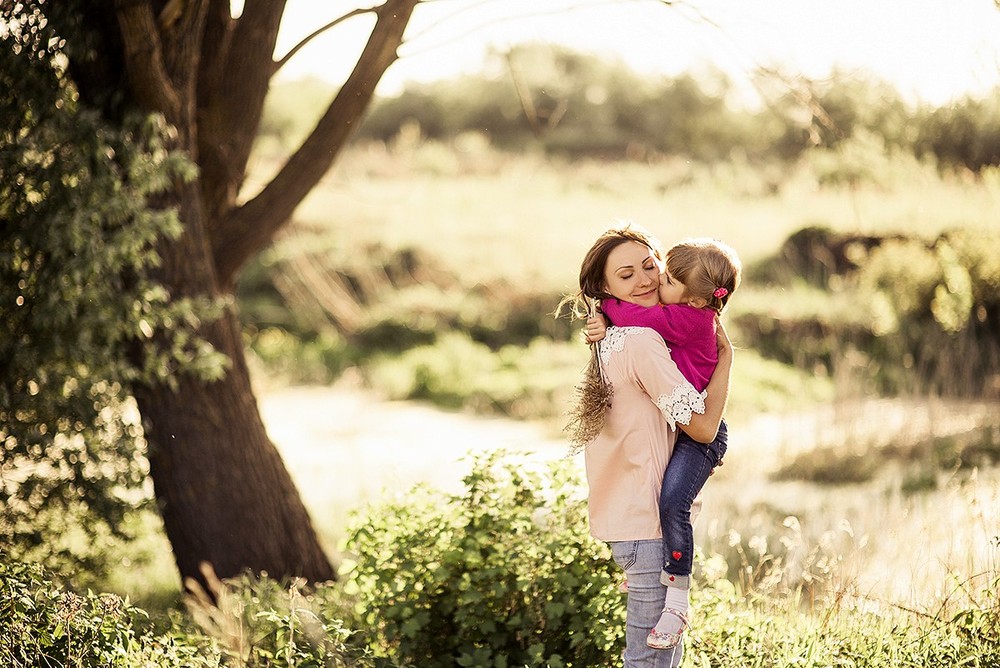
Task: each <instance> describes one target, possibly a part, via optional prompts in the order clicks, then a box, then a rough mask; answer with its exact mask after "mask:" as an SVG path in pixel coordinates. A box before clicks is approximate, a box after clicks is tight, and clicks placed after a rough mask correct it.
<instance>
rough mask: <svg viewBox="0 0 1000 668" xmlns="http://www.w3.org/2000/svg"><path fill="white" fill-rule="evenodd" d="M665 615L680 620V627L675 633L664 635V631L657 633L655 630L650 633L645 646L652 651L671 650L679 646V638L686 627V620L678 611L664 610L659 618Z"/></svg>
mask: <svg viewBox="0 0 1000 668" xmlns="http://www.w3.org/2000/svg"><path fill="white" fill-rule="evenodd" d="M666 614H671V615H673V616H674V617H676V618H677V619H679V620H681V627H680V628H679V629H677V632H676V633H665V632H664V631H657V630H656V629H655V628H654V629H653V630H652V631H650V632H649V635H648V636H646V644H647V645H649V646H650V647H652V648H653V649H673V648H674V647H677V646H678V645H680V644H681V636H683V635H684V631H685V629H687V627H688V619H687V617H685V616H684V613H683V612H681V611H680V610H674V609H673V608H664V609H663V612H661V613H660V617H662V616H663V615H666Z"/></svg>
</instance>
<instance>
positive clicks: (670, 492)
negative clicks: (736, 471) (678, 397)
mask: <svg viewBox="0 0 1000 668" xmlns="http://www.w3.org/2000/svg"><path fill="white" fill-rule="evenodd" d="M728 441H729V432H728V429H727V427H726V421H725V420H723V421H722V422H721V423H720V424H719V433H718V435H717V436H716V437H715V440H714V441H712V442H711V443H708V444H707V445H706V444H705V443H698V442H697V441H695V440H693V439H692V438H691V437H690V436H688V435H687V434H685V433H684V432H683V431H679V432H678V434H677V442H676V443H675V444H674V452H673V454H672V455H670V462H669V463H668V464H667V470H666V471H665V472H664V474H663V486H662V487H661V488H660V528H661V529H662V530H663V572H664V573H665V574H666V578H665V579H666V581H669V579H670V578H669V576H671V575H674V576H679V575H691V567H692V564H693V561H694V528H693V527H692V526H691V504H692V503H694V500H695V497H697V496H698V493H699V492H701V488H702V487H704V486H705V481H706V480H708V476H709V475H710V474H711V473H712V469H713V468H715V467H716V466H718V465H719V463H720V462H721V461H722V457H723V456H724V455H725V454H726V447H727V443H728ZM629 586H632V583H631V581H629Z"/></svg>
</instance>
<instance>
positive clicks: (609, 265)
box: [604, 241, 660, 306]
mask: <svg viewBox="0 0 1000 668" xmlns="http://www.w3.org/2000/svg"><path fill="white" fill-rule="evenodd" d="M659 287H660V266H659V264H657V261H656V256H655V255H653V251H652V250H650V249H649V247H648V246H645V245H643V244H641V243H639V242H637V241H626V242H625V243H622V244H618V245H617V246H615V248H614V249H613V250H612V251H611V252H610V253H608V260H607V262H606V263H605V264H604V290H605V292H607V293H608V294H610V295H611V296H613V297H617V298H618V299H621V300H622V301H626V302H632V303H633V304H638V305H640V306H656V305H657V304H659V303H660V296H659V294H657V289H658V288H659Z"/></svg>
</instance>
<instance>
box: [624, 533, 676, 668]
mask: <svg viewBox="0 0 1000 668" xmlns="http://www.w3.org/2000/svg"><path fill="white" fill-rule="evenodd" d="M610 545H611V555H612V557H614V560H615V563H616V564H618V566H619V567H620V568H621V569H622V570H623V571H625V577H626V578H628V608H627V612H626V620H625V654H624V655H623V658H624V660H625V668H639V667H640V666H642V667H643V668H675V667H676V666H679V665H680V664H681V657H682V655H683V653H684V641H683V640H681V644H680V645H678V646H677V647H675V648H674V649H672V650H666V649H653V648H652V647H649V646H647V645H646V636H647V635H649V631H650V629H652V628H653V627H654V626H656V622H657V620H658V619H659V618H660V612H662V611H663V599H664V597H665V596H666V594H667V588H666V586H665V585H663V584H662V583H661V582H660V572H661V571H662V569H663V541H662V540H660V539H655V540H625V541H616V542H613V543H610Z"/></svg>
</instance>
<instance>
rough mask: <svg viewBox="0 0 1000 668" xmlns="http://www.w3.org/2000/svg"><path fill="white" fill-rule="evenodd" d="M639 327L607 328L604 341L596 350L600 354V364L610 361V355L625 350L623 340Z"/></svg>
mask: <svg viewBox="0 0 1000 668" xmlns="http://www.w3.org/2000/svg"><path fill="white" fill-rule="evenodd" d="M637 329H642V328H641V327H613V326H612V327H608V330H607V332H606V333H605V334H604V339H603V340H601V341H600V343H598V344H597V349H598V351H599V352H600V354H601V364H605V365H606V364H607V363H608V362H610V361H611V353H620V352H621V351H622V350H623V349H624V348H625V339H627V338H628V336H629V334H631V333H632V332H634V331H635V330H637Z"/></svg>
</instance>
